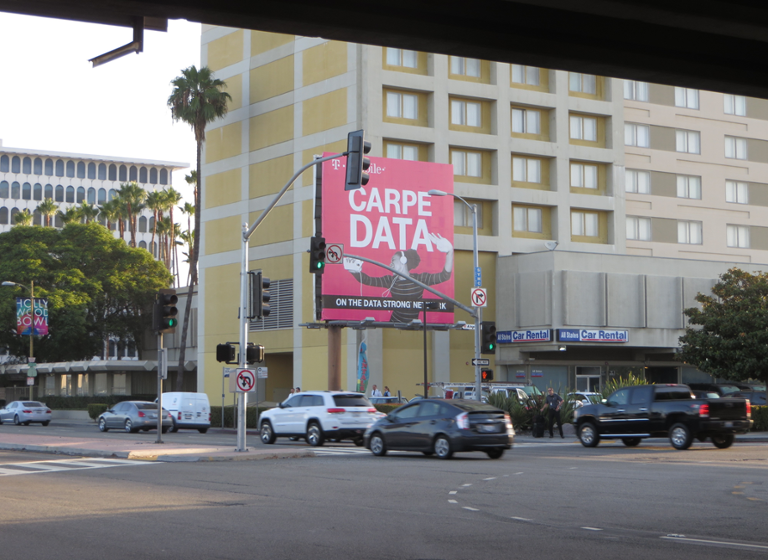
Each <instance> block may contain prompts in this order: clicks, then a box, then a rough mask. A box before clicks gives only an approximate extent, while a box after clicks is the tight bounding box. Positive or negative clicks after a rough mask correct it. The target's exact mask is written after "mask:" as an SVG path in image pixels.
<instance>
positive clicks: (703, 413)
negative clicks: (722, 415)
mask: <svg viewBox="0 0 768 560" xmlns="http://www.w3.org/2000/svg"><path fill="white" fill-rule="evenodd" d="M699 416H700V417H701V418H709V405H708V404H707V403H704V404H702V405H700V406H699Z"/></svg>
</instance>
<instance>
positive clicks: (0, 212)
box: [0, 206, 8, 226]
mask: <svg viewBox="0 0 768 560" xmlns="http://www.w3.org/2000/svg"><path fill="white" fill-rule="evenodd" d="M0 224H2V225H4V226H5V225H8V208H6V207H5V206H3V207H0Z"/></svg>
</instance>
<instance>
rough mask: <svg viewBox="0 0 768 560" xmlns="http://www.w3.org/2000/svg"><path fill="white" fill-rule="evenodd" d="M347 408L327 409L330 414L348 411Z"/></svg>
mask: <svg viewBox="0 0 768 560" xmlns="http://www.w3.org/2000/svg"><path fill="white" fill-rule="evenodd" d="M346 411H347V409H346V408H329V409H327V412H328V414H339V413H341V412H346Z"/></svg>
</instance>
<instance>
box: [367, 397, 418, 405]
mask: <svg viewBox="0 0 768 560" xmlns="http://www.w3.org/2000/svg"><path fill="white" fill-rule="evenodd" d="M368 400H369V401H371V404H405V403H407V402H408V399H406V398H405V397H368Z"/></svg>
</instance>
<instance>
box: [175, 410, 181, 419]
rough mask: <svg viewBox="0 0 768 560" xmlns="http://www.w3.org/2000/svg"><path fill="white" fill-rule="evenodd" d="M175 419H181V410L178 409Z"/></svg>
mask: <svg viewBox="0 0 768 560" xmlns="http://www.w3.org/2000/svg"><path fill="white" fill-rule="evenodd" d="M176 419H177V420H181V411H179V415H178V416H177V417H176Z"/></svg>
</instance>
